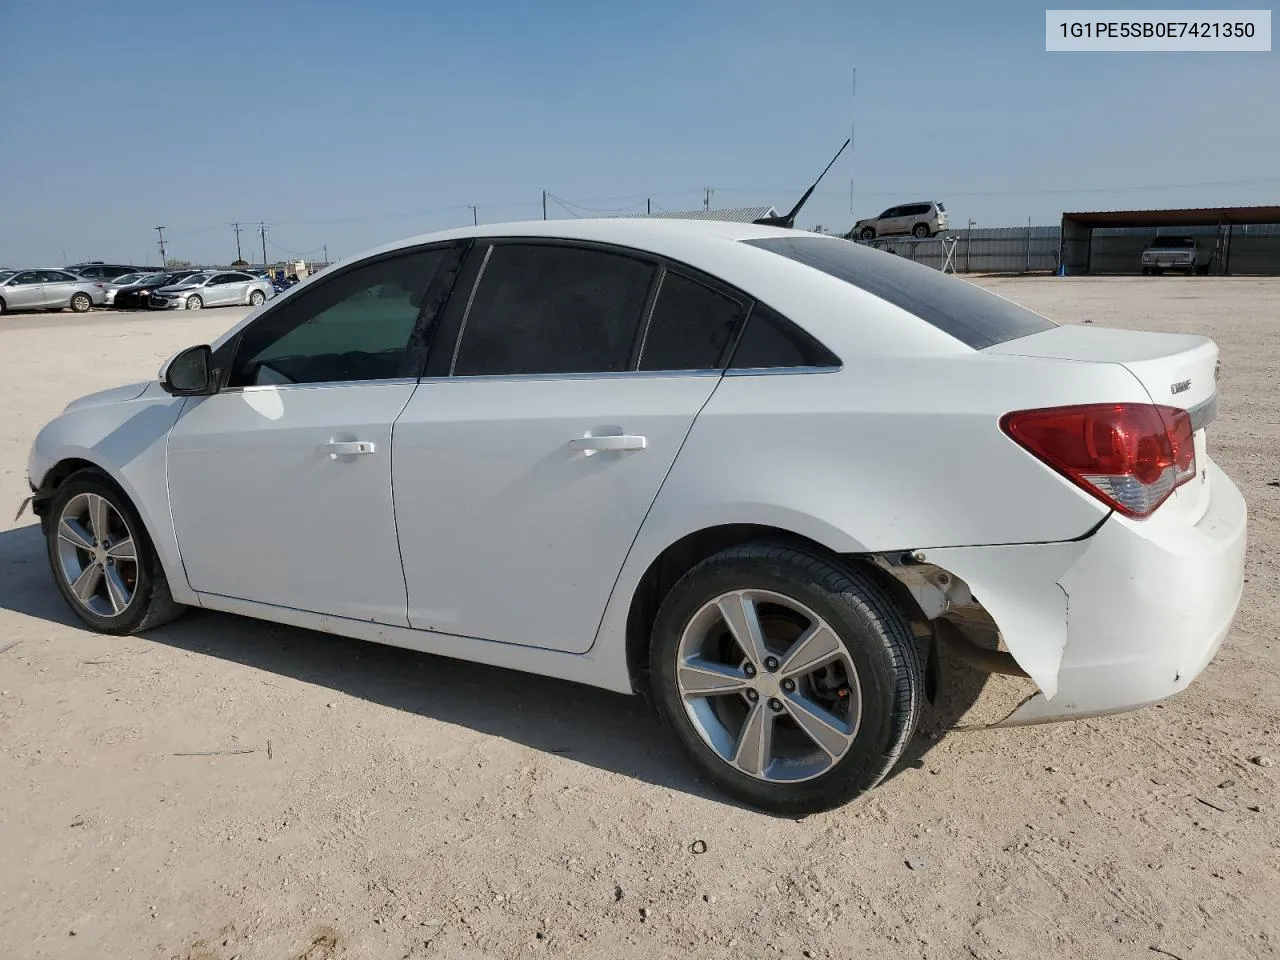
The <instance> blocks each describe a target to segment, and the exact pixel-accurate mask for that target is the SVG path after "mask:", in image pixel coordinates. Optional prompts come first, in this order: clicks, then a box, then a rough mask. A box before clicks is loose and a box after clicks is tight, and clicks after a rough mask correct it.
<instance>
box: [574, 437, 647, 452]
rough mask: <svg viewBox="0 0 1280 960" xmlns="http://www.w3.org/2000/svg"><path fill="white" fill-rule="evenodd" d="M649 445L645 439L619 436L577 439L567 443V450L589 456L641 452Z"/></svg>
mask: <svg viewBox="0 0 1280 960" xmlns="http://www.w3.org/2000/svg"><path fill="white" fill-rule="evenodd" d="M648 445H649V441H648V439H646V438H645V437H636V436H629V435H627V434H621V435H617V436H608V437H579V438H578V439H576V440H570V441H569V449H571V450H581V451H583V452H584V453H586V454H587V456H591V454H593V453H604V452H606V451H608V452H614V451H621V450H643V449H644V448H645V447H647V446H648Z"/></svg>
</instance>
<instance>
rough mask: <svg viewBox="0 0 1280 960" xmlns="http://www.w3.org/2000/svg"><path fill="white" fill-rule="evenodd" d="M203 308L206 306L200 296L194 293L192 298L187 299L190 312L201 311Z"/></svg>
mask: <svg viewBox="0 0 1280 960" xmlns="http://www.w3.org/2000/svg"><path fill="white" fill-rule="evenodd" d="M203 306H204V301H203V300H202V299H200V295H199V294H197V293H193V294H192V295H191V296H189V297H187V309H188V310H199V309H200V308H201V307H203Z"/></svg>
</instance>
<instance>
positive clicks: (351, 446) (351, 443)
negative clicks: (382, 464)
mask: <svg viewBox="0 0 1280 960" xmlns="http://www.w3.org/2000/svg"><path fill="white" fill-rule="evenodd" d="M320 449H321V450H323V451H324V452H325V453H327V454H328V455H329V459H330V460H337V459H338V458H339V457H361V456H365V455H367V454H370V453H373V452H374V450H376V449H377V448H376V447H375V446H374V444H373V441H372V440H331V441H329V442H328V443H322V444H321V445H320Z"/></svg>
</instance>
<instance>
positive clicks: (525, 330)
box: [452, 243, 656, 377]
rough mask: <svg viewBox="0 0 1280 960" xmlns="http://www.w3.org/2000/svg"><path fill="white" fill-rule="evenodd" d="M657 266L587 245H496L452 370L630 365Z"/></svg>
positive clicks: (591, 369) (608, 369) (546, 370)
mask: <svg viewBox="0 0 1280 960" xmlns="http://www.w3.org/2000/svg"><path fill="white" fill-rule="evenodd" d="M655 269H656V268H655V267H654V266H653V265H652V264H649V263H645V262H643V261H641V260H636V259H633V258H632V257H629V256H625V255H621V254H615V253H606V252H604V251H601V250H595V249H589V248H579V247H572V246H563V245H558V244H526V243H501V244H497V245H495V246H494V247H493V248H492V249H491V251H490V253H489V258H488V262H487V263H486V264H485V266H484V270H483V272H482V273H481V276H480V282H479V285H478V286H477V287H476V290H475V294H474V299H473V300H472V303H471V308H470V309H469V310H468V311H467V316H466V320H465V321H464V322H463V327H462V334H461V339H460V340H459V342H458V349H457V353H456V354H455V356H454V362H453V370H452V373H453V375H454V376H458V377H466V376H503V375H516V374H539V373H541V374H550V373H616V372H621V371H625V370H627V369H628V368H629V367H630V363H631V352H632V349H633V347H634V346H635V342H636V337H637V336H638V334H639V331H640V320H641V316H642V314H643V313H644V307H645V303H646V301H647V300H648V297H649V288H650V286H651V285H652V283H653V276H654V271H655Z"/></svg>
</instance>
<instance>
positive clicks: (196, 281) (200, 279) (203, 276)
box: [178, 273, 213, 287]
mask: <svg viewBox="0 0 1280 960" xmlns="http://www.w3.org/2000/svg"><path fill="white" fill-rule="evenodd" d="M212 276H213V274H211V273H193V274H191V275H190V276H186V277H183V278H182V279H181V280H179V281H178V283H180V284H182V286H184V287H201V286H204V284H206V283H207V282H208V281H209V279H210V278H211V277H212Z"/></svg>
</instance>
